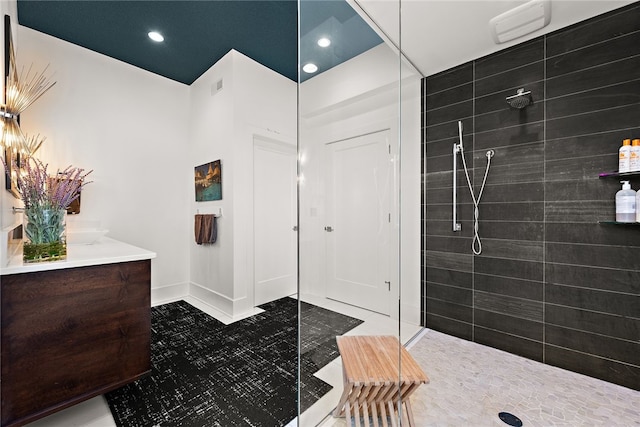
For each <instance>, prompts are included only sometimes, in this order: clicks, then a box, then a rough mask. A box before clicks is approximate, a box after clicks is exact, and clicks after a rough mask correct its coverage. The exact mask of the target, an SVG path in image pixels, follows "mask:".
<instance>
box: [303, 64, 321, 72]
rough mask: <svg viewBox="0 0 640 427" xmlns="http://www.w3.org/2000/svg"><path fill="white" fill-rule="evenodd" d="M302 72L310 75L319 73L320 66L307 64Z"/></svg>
mask: <svg viewBox="0 0 640 427" xmlns="http://www.w3.org/2000/svg"><path fill="white" fill-rule="evenodd" d="M302 71H304V72H305V73H309V74H311V73H315V72H316V71H318V66H317V65H316V64H312V63H311V62H309V63H308V64H305V65H304V67H302Z"/></svg>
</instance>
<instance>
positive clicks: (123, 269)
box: [0, 238, 155, 427]
mask: <svg viewBox="0 0 640 427" xmlns="http://www.w3.org/2000/svg"><path fill="white" fill-rule="evenodd" d="M153 258H155V254H154V253H153V252H149V251H147V250H144V249H140V248H137V247H135V246H131V245H128V244H125V243H122V242H118V241H116V240H113V239H108V238H102V239H101V240H100V241H99V242H97V243H95V244H92V245H68V247H67V260H66V261H56V262H51V263H39V264H30V265H23V264H22V259H21V257H19V256H18V257H14V258H13V259H11V260H10V261H9V263H8V265H7V266H6V267H3V268H0V274H1V277H0V299H1V307H2V308H1V312H0V318H1V324H0V327H1V330H2V332H1V336H2V337H1V345H2V347H1V350H0V352H1V354H0V357H1V359H0V364H1V375H2V377H1V393H2V394H1V398H2V405H1V425H2V427H5V426H20V425H24V424H26V423H28V422H31V421H34V420H36V419H38V418H41V417H44V416H46V415H48V414H51V413H53V412H56V411H59V410H61V409H64V408H66V407H69V406H71V405H74V404H76V403H79V402H81V401H83V400H86V399H89V398H91V397H94V396H97V395H100V394H103V393H105V392H107V391H110V390H113V389H115V388H118V387H121V386H123V385H125V384H127V383H129V382H131V381H134V380H136V379H138V378H140V377H142V376H144V375H145V374H146V373H148V372H149V371H150V369H151V359H150V338H151V329H150V328H151V309H150V289H151V259H153Z"/></svg>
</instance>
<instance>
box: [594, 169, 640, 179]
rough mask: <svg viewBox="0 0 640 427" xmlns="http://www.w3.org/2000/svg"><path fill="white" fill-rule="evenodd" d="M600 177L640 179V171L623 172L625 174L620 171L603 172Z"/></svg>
mask: <svg viewBox="0 0 640 427" xmlns="http://www.w3.org/2000/svg"><path fill="white" fill-rule="evenodd" d="M598 177H599V178H635V177H640V171H636V172H623V173H620V172H618V171H613V172H602V173H600V174H599V175H598Z"/></svg>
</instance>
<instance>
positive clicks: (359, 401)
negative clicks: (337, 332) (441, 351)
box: [333, 335, 429, 427]
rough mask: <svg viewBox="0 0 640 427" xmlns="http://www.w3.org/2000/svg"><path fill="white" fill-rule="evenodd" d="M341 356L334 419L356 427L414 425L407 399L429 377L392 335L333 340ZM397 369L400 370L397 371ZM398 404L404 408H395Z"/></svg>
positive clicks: (348, 337)
mask: <svg viewBox="0 0 640 427" xmlns="http://www.w3.org/2000/svg"><path fill="white" fill-rule="evenodd" d="M336 340H337V342H338V349H339V350H340V355H341V356H342V374H343V377H344V390H343V392H342V396H341V397H340V401H339V403H338V406H337V407H336V410H335V411H334V413H333V416H334V417H342V416H345V417H346V418H347V420H351V419H353V421H354V424H355V425H356V426H357V427H363V426H364V427H370V426H371V423H370V418H371V420H372V421H373V426H374V427H380V422H382V426H383V427H388V426H389V423H388V421H387V417H388V418H389V419H390V420H391V426H393V427H396V426H397V425H398V423H397V420H398V419H399V412H400V413H401V414H402V421H401V423H402V425H403V426H411V427H413V426H415V423H414V421H413V413H412V412H411V402H410V401H409V396H411V394H412V393H413V392H414V391H415V390H416V389H417V388H418V387H419V386H420V385H421V384H426V383H428V382H429V378H427V376H426V375H425V373H424V372H423V371H422V369H421V368H420V366H419V365H418V364H417V363H416V361H415V360H414V359H413V357H411V355H410V354H409V352H408V351H407V350H406V349H405V348H404V347H403V346H402V345H400V342H399V341H398V339H397V338H396V337H394V336H357V335H355V336H343V337H337V338H336ZM400 366H401V367H402V370H401V371H400ZM398 402H401V406H404V409H403V410H400V411H399V409H400V408H398V406H399V405H398Z"/></svg>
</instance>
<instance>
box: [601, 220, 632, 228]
mask: <svg viewBox="0 0 640 427" xmlns="http://www.w3.org/2000/svg"><path fill="white" fill-rule="evenodd" d="M598 224H602V225H626V226H631V227H640V222H618V221H598Z"/></svg>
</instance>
